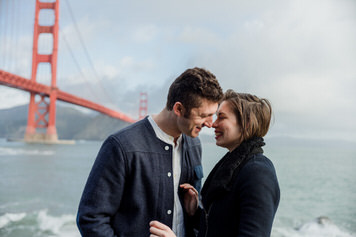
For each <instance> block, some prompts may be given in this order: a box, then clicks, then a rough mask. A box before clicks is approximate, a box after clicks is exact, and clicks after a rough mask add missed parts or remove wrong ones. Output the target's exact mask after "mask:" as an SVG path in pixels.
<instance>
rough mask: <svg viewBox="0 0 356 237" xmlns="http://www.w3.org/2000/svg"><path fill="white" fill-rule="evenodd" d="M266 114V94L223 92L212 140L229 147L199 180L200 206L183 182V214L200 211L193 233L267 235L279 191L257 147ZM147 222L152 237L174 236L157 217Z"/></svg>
mask: <svg viewBox="0 0 356 237" xmlns="http://www.w3.org/2000/svg"><path fill="white" fill-rule="evenodd" d="M271 115H272V109H271V105H270V103H269V101H268V100H266V99H260V98H258V97H256V96H253V95H250V94H242V93H236V92H234V91H232V90H228V91H227V92H226V93H225V94H224V98H223V99H222V102H221V103H220V105H219V108H218V111H217V119H216V120H215V122H214V123H213V127H214V128H215V139H216V145H218V146H221V147H225V148H227V149H228V150H229V152H228V153H227V154H226V155H225V156H224V157H223V158H222V159H221V160H220V161H219V162H218V163H217V164H216V166H215V167H214V168H213V170H212V171H211V173H210V174H209V176H208V178H207V179H206V181H205V183H204V186H203V188H202V191H201V197H202V199H201V202H202V206H203V209H201V208H198V205H197V203H198V199H197V196H198V192H197V191H196V190H194V188H193V187H192V186H190V185H188V184H184V185H182V188H183V189H185V190H186V194H185V209H186V211H187V213H188V214H191V215H192V214H194V217H197V216H200V225H199V235H198V236H208V237H213V236H214V237H217V236H219V237H220V236H221V237H229V236H253V237H264V236H270V234H271V229H272V223H273V219H274V215H275V213H276V210H277V207H278V204H279V198H280V191H279V185H278V180H277V176H276V172H275V169H274V166H273V164H272V162H271V161H270V160H269V159H268V158H267V157H265V156H264V155H263V150H262V148H261V147H262V146H263V145H265V143H264V141H263V138H262V137H263V136H265V135H266V133H267V131H268V129H269V125H270V121H271ZM188 200H190V201H188ZM150 226H151V228H150V231H151V236H166V237H168V236H175V235H174V233H173V232H172V231H171V230H170V229H169V228H168V227H167V226H165V225H164V224H162V223H160V222H157V221H152V222H151V223H150Z"/></svg>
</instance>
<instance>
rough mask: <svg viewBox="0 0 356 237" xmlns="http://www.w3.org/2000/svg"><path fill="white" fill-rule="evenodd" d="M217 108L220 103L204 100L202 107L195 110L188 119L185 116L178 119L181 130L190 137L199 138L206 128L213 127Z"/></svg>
mask: <svg viewBox="0 0 356 237" xmlns="http://www.w3.org/2000/svg"><path fill="white" fill-rule="evenodd" d="M217 108H218V103H216V102H212V101H209V100H207V99H202V103H201V105H200V107H198V108H193V109H192V110H191V111H190V115H189V116H188V118H186V117H184V115H182V116H179V117H178V120H177V125H178V128H179V130H180V131H181V132H182V133H184V134H186V135H188V136H191V137H197V136H198V135H199V132H200V131H201V130H202V128H203V127H204V126H206V127H208V128H210V127H211V125H212V123H213V115H214V114H215V113H216V110H217Z"/></svg>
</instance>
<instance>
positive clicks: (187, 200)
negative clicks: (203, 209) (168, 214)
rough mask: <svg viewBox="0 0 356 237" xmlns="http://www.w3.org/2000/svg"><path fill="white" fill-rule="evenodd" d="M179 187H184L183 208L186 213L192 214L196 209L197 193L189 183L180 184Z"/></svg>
mask: <svg viewBox="0 0 356 237" xmlns="http://www.w3.org/2000/svg"><path fill="white" fill-rule="evenodd" d="M180 187H181V188H183V189H184V208H185V211H186V212H187V213H188V215H190V216H193V215H194V214H195V212H196V210H197V209H198V203H199V193H198V191H197V190H196V189H195V188H194V187H193V186H192V185H190V184H187V183H185V184H181V185H180Z"/></svg>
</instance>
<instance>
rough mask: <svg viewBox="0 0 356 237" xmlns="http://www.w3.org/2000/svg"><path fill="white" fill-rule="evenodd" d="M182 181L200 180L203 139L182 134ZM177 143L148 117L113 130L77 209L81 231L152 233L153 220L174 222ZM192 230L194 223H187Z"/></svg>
mask: <svg viewBox="0 0 356 237" xmlns="http://www.w3.org/2000/svg"><path fill="white" fill-rule="evenodd" d="M181 157H182V160H181V165H182V171H181V178H180V182H179V183H180V184H182V183H190V184H192V185H193V186H195V187H196V188H197V189H198V190H199V189H200V185H201V178H202V168H201V144H200V141H199V139H198V138H191V137H188V136H185V135H183V139H182V156H181ZM172 173H173V171H172V146H171V145H170V144H166V143H165V142H163V141H161V140H160V139H158V138H157V137H156V134H155V132H154V130H153V128H152V126H151V124H150V122H149V121H148V119H147V118H145V119H144V120H141V121H139V122H137V123H135V124H133V125H130V126H129V127H127V128H125V129H123V130H121V131H120V132H118V133H116V134H114V135H112V136H110V137H109V138H108V139H107V140H106V141H105V142H104V143H103V145H102V147H101V149H100V151H99V154H98V156H97V158H96V161H95V163H94V165H93V168H92V170H91V172H90V175H89V178H88V180H87V183H86V186H85V189H84V192H83V195H82V198H81V201H80V204H79V209H78V215H77V225H78V228H79V230H80V233H81V234H82V236H95V237H100V236H103V237H104V236H105V237H111V236H120V237H145V236H149V234H150V233H149V222H150V221H152V220H158V221H161V222H163V223H164V224H166V225H168V226H170V227H172V220H173V205H174V193H173V192H174V190H173V175H171V174H172ZM186 231H187V232H188V233H187V236H191V234H192V232H189V231H193V230H192V229H190V228H188V226H186Z"/></svg>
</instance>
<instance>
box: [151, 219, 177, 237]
mask: <svg viewBox="0 0 356 237" xmlns="http://www.w3.org/2000/svg"><path fill="white" fill-rule="evenodd" d="M150 232H151V235H150V237H176V235H175V234H174V232H173V231H172V230H171V228H169V227H168V226H166V225H165V224H163V223H161V222H159V221H151V222H150Z"/></svg>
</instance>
